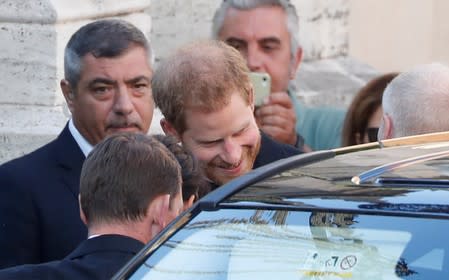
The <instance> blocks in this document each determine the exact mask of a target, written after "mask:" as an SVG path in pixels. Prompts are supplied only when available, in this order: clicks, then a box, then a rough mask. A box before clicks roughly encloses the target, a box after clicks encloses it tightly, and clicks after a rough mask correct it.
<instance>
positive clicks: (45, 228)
mask: <svg viewBox="0 0 449 280" xmlns="http://www.w3.org/2000/svg"><path fill="white" fill-rule="evenodd" d="M150 58H151V51H150V46H149V44H148V42H147V39H146V38H145V36H144V34H143V33H142V32H141V31H140V30H138V29H137V28H136V27H135V26H133V25H131V24H130V23H127V22H125V21H122V20H116V19H109V20H100V21H95V22H92V23H89V24H87V25H85V26H83V27H81V28H80V29H79V30H78V31H76V32H75V34H73V35H72V37H71V38H70V40H69V42H68V44H67V46H66V49H65V54H64V75H65V78H64V79H63V80H62V81H61V83H60V84H61V89H62V92H63V94H64V97H65V100H66V102H67V105H68V108H69V109H70V112H71V114H72V117H71V119H70V121H69V122H68V124H67V125H66V127H65V128H64V129H63V131H62V132H61V134H60V135H59V136H58V137H57V139H55V140H54V141H52V142H50V143H49V144H47V145H45V146H43V147H41V148H39V149H37V150H36V151H34V152H32V153H30V154H28V155H26V156H24V157H21V158H18V159H15V160H12V161H10V162H7V163H5V164H3V165H2V166H0V248H1V251H0V268H4V267H8V266H13V265H18V264H26V263H40V262H46V261H51V260H56V259H61V258H63V257H65V256H66V255H67V254H68V253H70V252H71V251H72V250H73V249H74V248H75V247H76V246H77V245H78V244H79V243H80V242H81V241H82V240H84V239H85V238H86V236H87V231H86V227H85V226H84V224H83V223H82V221H81V220H80V218H79V209H78V199H77V198H78V189H79V176H80V172H81V166H82V163H83V161H84V159H85V157H86V155H87V154H88V153H89V152H90V150H91V149H92V147H93V146H94V145H95V144H97V143H98V142H99V141H101V140H102V139H103V138H104V137H105V136H107V135H110V134H113V133H116V132H120V131H130V132H143V133H146V132H147V131H148V129H149V127H150V123H151V120H152V116H153V107H154V106H153V100H152V93H151V77H152V69H151V65H150Z"/></svg>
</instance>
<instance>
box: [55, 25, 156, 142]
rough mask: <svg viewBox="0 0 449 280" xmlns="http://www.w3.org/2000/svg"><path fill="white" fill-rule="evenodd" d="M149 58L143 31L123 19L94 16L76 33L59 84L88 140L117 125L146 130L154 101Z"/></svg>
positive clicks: (96, 139)
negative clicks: (96, 18) (103, 18)
mask: <svg viewBox="0 0 449 280" xmlns="http://www.w3.org/2000/svg"><path fill="white" fill-rule="evenodd" d="M150 60H151V50H150V46H149V43H148V41H147V39H146V38H145V36H144V34H143V33H142V32H141V31H140V30H139V29H138V28H136V27H135V26H133V25H132V24H130V23H128V22H126V21H123V20H118V19H106V20H98V21H94V22H91V23H89V24H87V25H84V26H83V27H81V28H80V29H78V31H76V32H75V33H74V34H73V35H72V37H71V38H70V40H69V42H68V43H67V46H66V48H65V53H64V76H65V78H64V79H63V80H61V89H62V92H63V94H64V97H65V100H66V102H67V105H68V107H69V110H70V112H71V114H72V119H73V122H74V124H75V127H76V128H77V129H78V130H79V132H80V133H81V135H83V137H84V138H86V140H87V141H88V142H89V143H90V144H92V145H95V144H96V143H98V142H99V141H101V140H102V139H103V138H104V137H105V136H107V135H110V134H112V133H115V132H119V131H134V132H144V133H146V132H147V131H148V129H149V127H150V124H151V120H152V118H153V107H154V105H153V100H152V93H151V77H152V69H151V63H150V62H151V61H150Z"/></svg>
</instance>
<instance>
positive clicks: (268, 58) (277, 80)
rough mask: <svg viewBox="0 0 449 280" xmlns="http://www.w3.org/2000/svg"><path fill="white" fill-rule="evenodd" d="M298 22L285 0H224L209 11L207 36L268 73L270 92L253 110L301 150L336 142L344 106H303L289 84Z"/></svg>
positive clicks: (274, 133)
mask: <svg viewBox="0 0 449 280" xmlns="http://www.w3.org/2000/svg"><path fill="white" fill-rule="evenodd" d="M298 24H299V23H298V16H297V13H296V8H295V7H294V6H293V4H292V3H290V1H287V0H226V1H223V2H222V4H221V6H220V7H219V8H218V10H217V11H216V12H215V16H214V19H213V26H212V36H213V37H214V38H216V39H220V40H222V41H224V42H226V43H227V44H229V45H231V46H233V47H234V48H236V49H237V50H239V52H240V53H241V54H242V55H243V56H244V57H245V59H246V62H247V66H248V68H249V69H250V71H253V72H265V73H268V74H269V75H270V77H271V81H272V84H271V94H270V96H269V98H268V99H267V100H265V102H264V104H263V105H262V106H260V107H259V108H256V110H255V115H256V120H257V123H258V125H259V127H260V128H261V129H262V131H264V132H265V133H267V134H268V135H270V136H271V137H273V138H274V139H276V140H278V141H280V142H283V143H287V144H291V145H295V146H296V147H298V148H302V149H303V150H304V151H310V148H309V146H310V147H311V148H312V149H314V150H320V149H329V148H335V147H339V146H340V145H341V143H340V142H341V141H340V139H341V130H342V125H343V120H344V116H345V113H344V111H343V110H338V109H334V108H322V107H321V108H309V107H306V106H305V105H303V104H301V103H300V102H299V101H298V100H297V98H296V93H295V92H294V89H293V86H292V84H291V80H293V79H294V78H295V76H296V71H297V69H298V67H299V64H300V63H301V59H302V49H301V47H300V45H299V26H298ZM304 144H306V145H304Z"/></svg>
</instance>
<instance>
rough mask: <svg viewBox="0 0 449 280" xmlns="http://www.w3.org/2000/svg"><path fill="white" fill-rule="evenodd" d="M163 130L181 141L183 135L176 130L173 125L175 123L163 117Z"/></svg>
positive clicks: (161, 122)
mask: <svg viewBox="0 0 449 280" xmlns="http://www.w3.org/2000/svg"><path fill="white" fill-rule="evenodd" d="M160 124H161V127H162V130H163V131H164V133H165V134H166V135H171V136H174V137H176V139H178V140H179V141H181V135H179V133H178V132H177V131H176V129H175V128H174V127H173V125H172V124H171V123H170V122H169V121H167V120H166V119H165V118H162V119H161V121H160Z"/></svg>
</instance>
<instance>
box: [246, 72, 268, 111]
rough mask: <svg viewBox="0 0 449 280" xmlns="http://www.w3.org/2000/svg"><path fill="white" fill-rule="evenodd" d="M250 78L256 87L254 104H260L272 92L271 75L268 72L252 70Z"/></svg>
mask: <svg viewBox="0 0 449 280" xmlns="http://www.w3.org/2000/svg"><path fill="white" fill-rule="evenodd" d="M249 79H250V81H251V84H252V85H253V89H254V104H255V105H256V106H260V105H262V104H263V100H264V98H265V97H267V96H268V95H269V94H270V91H271V77H270V75H268V74H267V73H259V72H251V73H249Z"/></svg>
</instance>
